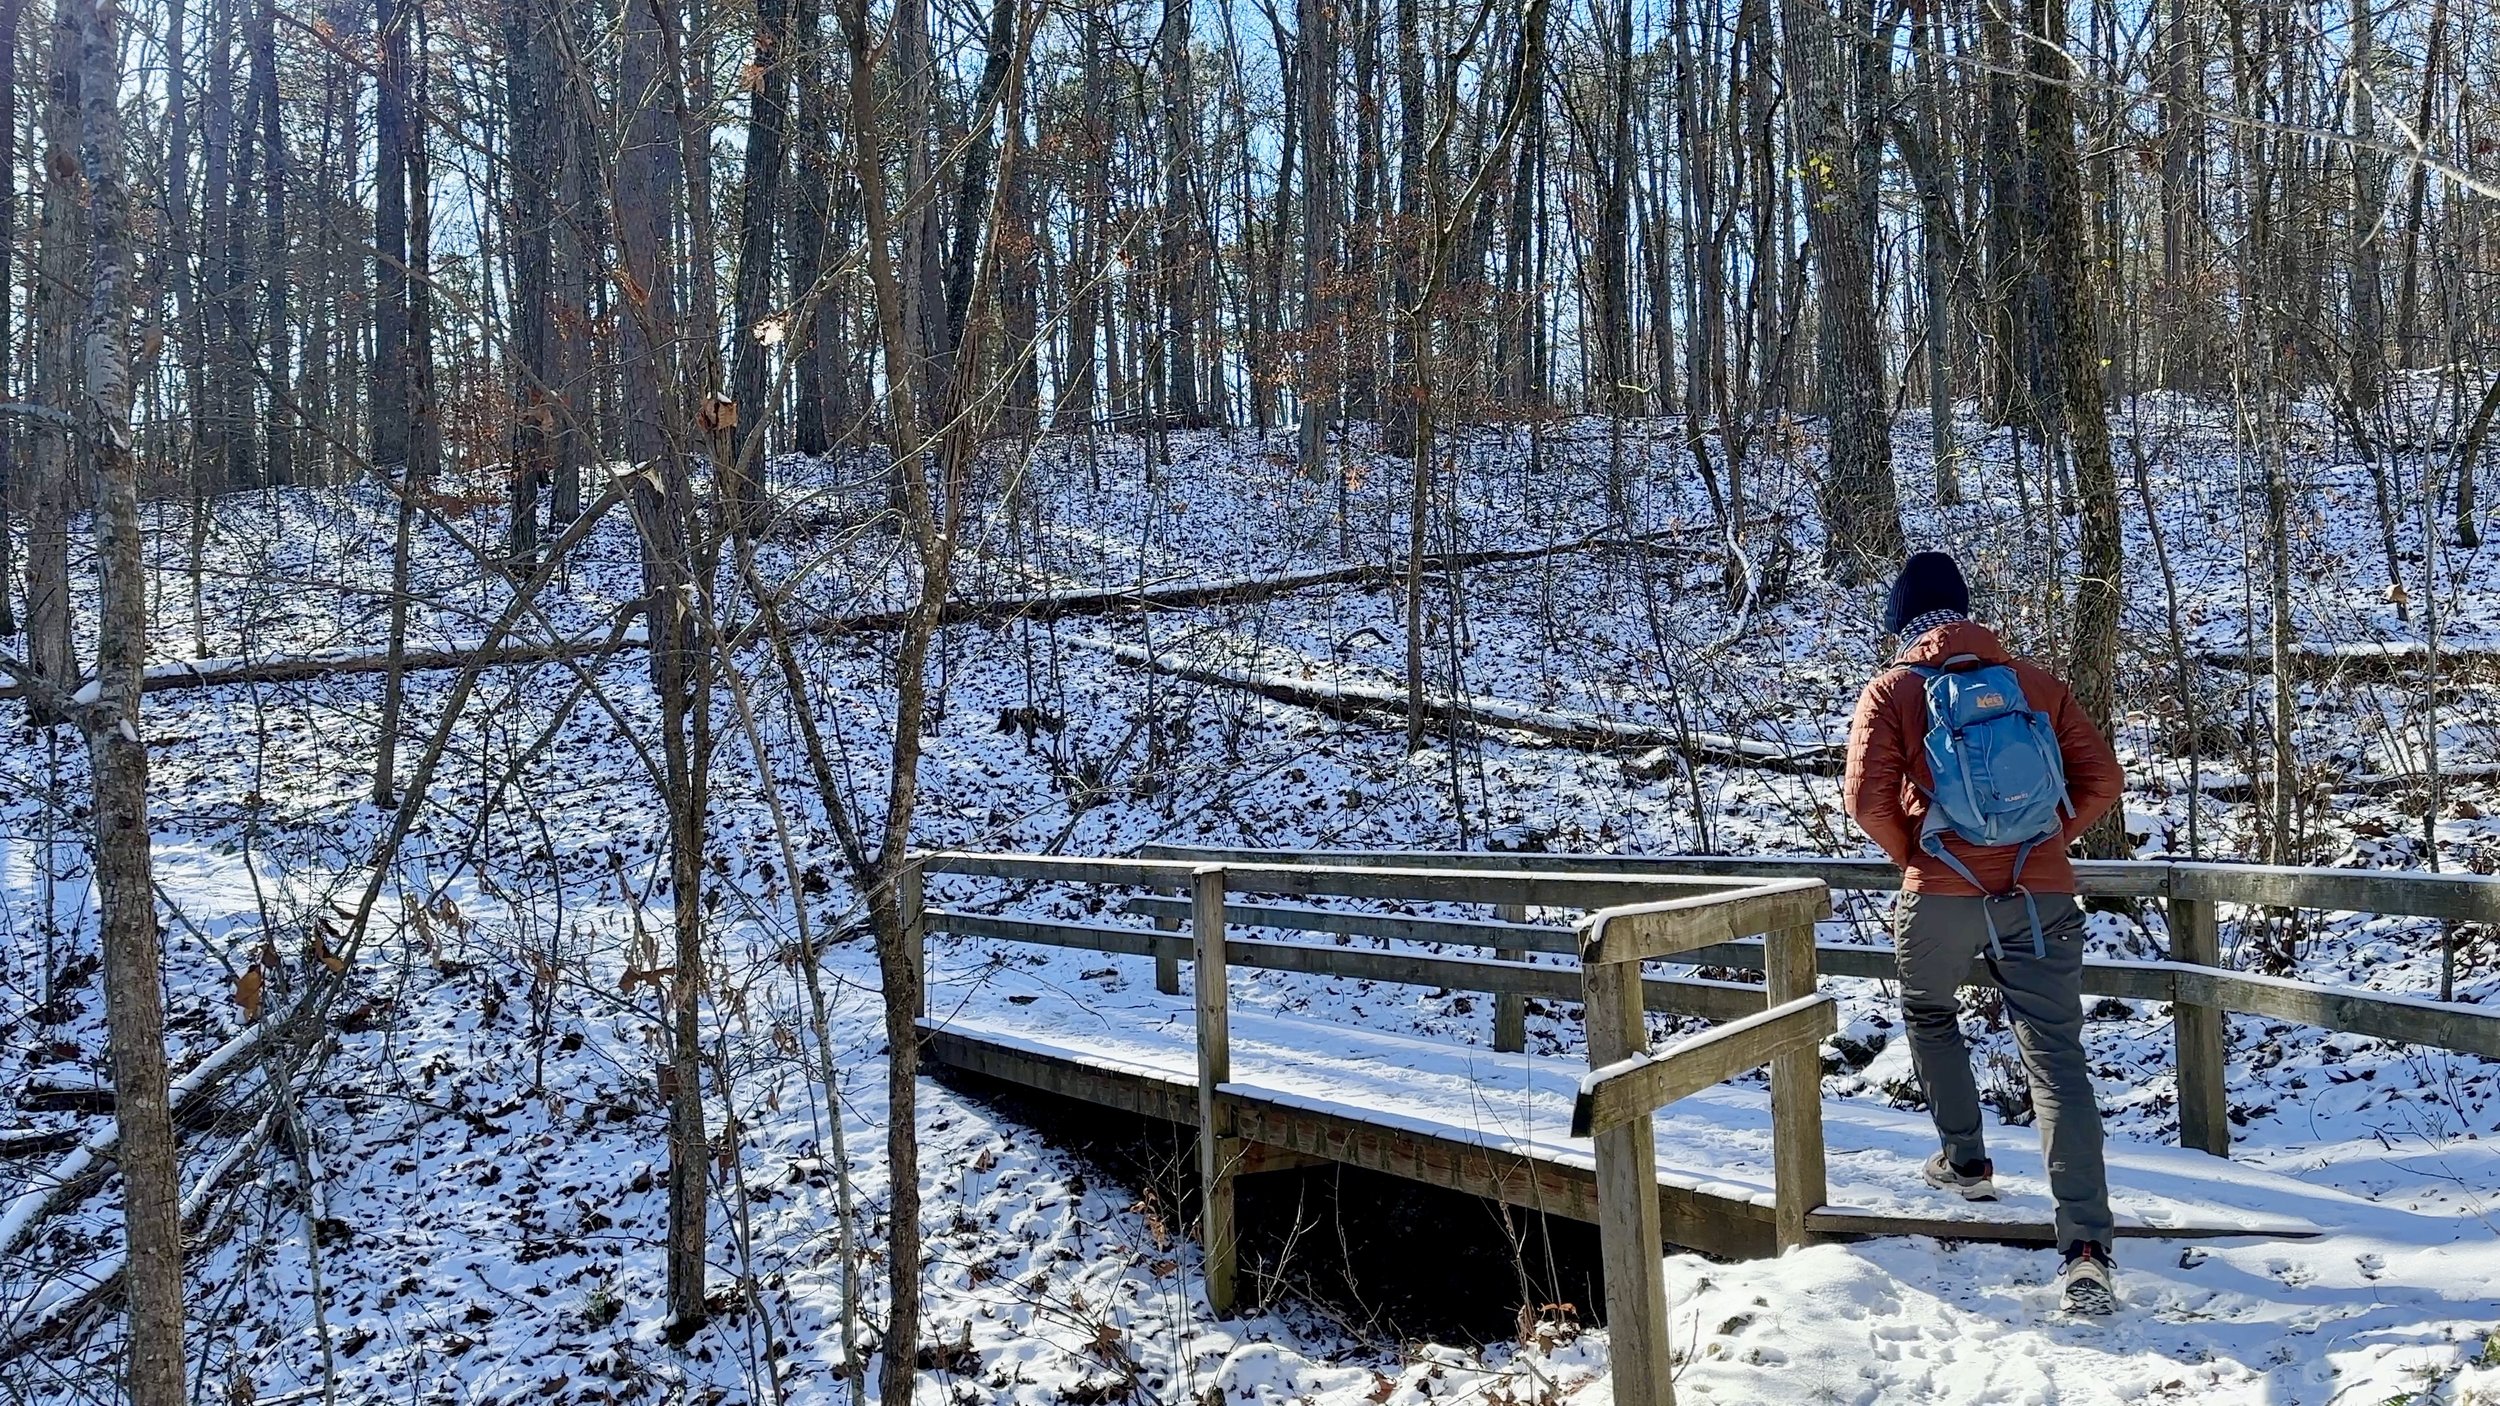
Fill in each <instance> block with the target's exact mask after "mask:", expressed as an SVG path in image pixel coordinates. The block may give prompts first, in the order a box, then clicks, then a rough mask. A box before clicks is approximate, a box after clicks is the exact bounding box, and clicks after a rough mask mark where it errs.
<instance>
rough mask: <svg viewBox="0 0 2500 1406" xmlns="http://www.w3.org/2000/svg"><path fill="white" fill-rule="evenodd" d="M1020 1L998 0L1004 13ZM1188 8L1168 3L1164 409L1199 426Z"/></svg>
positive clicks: (1178, 0) (1162, 40)
mask: <svg viewBox="0 0 2500 1406" xmlns="http://www.w3.org/2000/svg"><path fill="white" fill-rule="evenodd" d="M1013 3H1014V0H998V5H999V9H1000V11H1001V12H1002V13H1006V12H1009V11H1010V7H1011V6H1012V5H1013ZM1189 5H1190V0H1163V26H1162V33H1161V34H1160V35H1158V36H1157V38H1158V40H1159V47H1160V48H1161V50H1162V61H1163V137H1164V143H1165V149H1164V158H1163V311H1164V341H1163V355H1164V363H1163V366H1164V369H1163V385H1164V391H1163V404H1164V409H1165V411H1166V413H1167V414H1168V415H1169V416H1170V417H1171V419H1172V420H1174V421H1176V422H1178V423H1180V424H1183V425H1196V424H1198V423H1199V419H1200V415H1199V409H1198V311H1197V306H1198V298H1197V287H1198V284H1199V283H1200V281H1201V280H1203V279H1205V278H1206V274H1207V270H1206V269H1204V268H1201V267H1199V265H1198V262H1197V258H1196V254H1197V243H1198V241H1197V235H1196V231H1195V228H1194V224H1195V221H1194V219H1193V214H1194V212H1193V211H1192V209H1191V207H1190V198H1189V174H1190V171H1191V169H1192V167H1193V166H1194V164H1195V162H1196V159H1197V145H1198V142H1197V130H1198V99H1197V94H1196V84H1195V83H1193V82H1192V81H1191V79H1192V74H1191V71H1190V70H1191V66H1192V64H1193V63H1194V58H1193V46H1192V45H1191V43H1190V24H1189Z"/></svg>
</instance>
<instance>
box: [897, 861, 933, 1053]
mask: <svg viewBox="0 0 2500 1406" xmlns="http://www.w3.org/2000/svg"><path fill="white" fill-rule="evenodd" d="M920 864H921V857H920V856H919V855H916V854H912V855H905V856H904V857H903V867H902V868H900V869H899V870H897V871H895V874H894V907H895V911H896V912H898V913H900V914H901V915H902V919H903V950H904V951H905V952H908V953H910V954H911V964H912V970H913V971H914V972H915V973H916V974H917V975H918V977H919V980H917V981H915V982H913V983H912V984H913V985H915V986H917V987H919V988H920V1014H922V1015H924V1016H925V1015H927V1014H928V1013H929V902H928V897H927V895H926V893H925V882H926V881H925V880H924V878H923V876H922V873H921V868H920Z"/></svg>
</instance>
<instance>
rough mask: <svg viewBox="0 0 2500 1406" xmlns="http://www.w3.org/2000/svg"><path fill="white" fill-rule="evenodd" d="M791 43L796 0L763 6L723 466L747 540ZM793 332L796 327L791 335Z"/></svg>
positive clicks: (755, 520)
mask: <svg viewBox="0 0 2500 1406" xmlns="http://www.w3.org/2000/svg"><path fill="white" fill-rule="evenodd" d="M791 40H792V31H791V26H790V6H789V0H756V6H755V61H754V63H753V65H752V66H751V67H750V68H749V70H748V73H749V80H748V81H749V82H750V83H751V84H752V85H753V87H752V91H751V93H750V98H751V102H750V105H749V107H748V111H747V149H746V174H745V182H744V189H743V190H742V191H741V192H740V194H739V199H738V283H737V299H738V326H737V329H736V331H735V333H734V340H735V342H736V346H737V353H736V359H735V360H734V361H733V362H732V363H731V369H730V383H729V393H730V395H731V396H733V397H734V398H735V399H736V400H737V402H738V423H737V424H736V425H735V426H734V427H733V428H732V430H731V433H730V439H729V459H730V462H729V463H728V464H726V465H723V466H721V467H722V468H723V469H724V470H726V474H725V478H724V486H723V493H724V497H725V499H726V501H727V502H728V503H729V504H730V505H731V511H730V525H731V529H732V530H733V531H735V532H738V533H741V534H743V533H748V532H753V531H755V530H756V529H757V528H758V527H760V526H762V524H763V517H764V499H765V492H766V484H765V458H764V456H765V455H766V453H767V452H769V449H768V444H769V441H768V440H761V441H759V436H763V435H764V433H765V428H766V426H767V424H768V423H769V422H770V421H771V419H772V405H771V403H770V402H769V401H768V400H767V399H766V398H765V385H764V382H765V376H766V372H767V369H768V368H769V366H770V365H771V361H772V345H771V343H770V342H768V341H767V340H766V338H765V337H764V335H763V327H764V322H765V320H766V318H768V317H769V316H771V313H772V298H773V250H774V247H775V246H774V239H773V221H774V217H775V216H776V215H777V214H778V213H779V212H780V209H781V172H782V168H783V167H784V166H786V165H787V164H788V157H787V151H788V147H789V142H788V138H787V133H788V131H789V110H790V75H791V73H792V71H793V66H794V65H795V64H797V63H798V61H799V58H800V55H799V52H798V48H797V46H796V45H794V44H793V43H792V42H791ZM696 218H698V219H700V218H702V216H701V214H699V213H698V215H697V216H696ZM790 331H795V329H785V333H787V332H790Z"/></svg>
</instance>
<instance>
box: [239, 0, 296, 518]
mask: <svg viewBox="0 0 2500 1406" xmlns="http://www.w3.org/2000/svg"><path fill="white" fill-rule="evenodd" d="M250 43H251V48H252V108H253V111H254V112H255V113H256V114H257V115H258V119H259V130H260V180H261V224H262V229H261V255H260V258H261V269H260V276H261V286H262V288H263V289H264V290H265V292H264V297H265V300H266V301H265V304H264V310H263V313H262V317H263V319H264V323H263V326H262V329H261V330H262V336H263V338H264V340H263V343H262V352H261V364H262V367H263V372H262V374H263V375H264V377H265V378H266V380H267V383H268V386H269V404H268V410H267V412H266V419H267V422H268V426H267V430H266V431H265V436H266V437H265V439H264V441H263V443H264V445H265V448H264V449H263V451H262V454H261V464H260V471H259V474H258V475H257V477H258V479H259V481H260V482H262V483H265V484H268V485H270V486H271V487H276V488H283V487H286V486H288V485H290V484H293V483H294V482H295V434H296V428H295V409H294V402H295V396H294V389H295V384H294V380H293V377H292V375H291V373H290V368H291V367H292V366H293V365H294V361H295V356H294V352H293V349H292V347H291V345H290V343H291V340H292V335H293V330H294V329H293V328H292V327H291V326H290V325H289V323H288V312H287V290H288V288H289V287H290V286H291V285H292V283H293V281H294V273H295V270H294V264H293V260H292V258H291V252H292V251H291V249H290V246H289V245H288V242H287V200H286V196H287V190H286V184H287V159H286V132H285V129H284V128H283V127H281V126H280V125H279V120H278V117H279V114H278V5H277V0H258V3H257V4H255V5H254V6H253V7H252V29H251V35H250Z"/></svg>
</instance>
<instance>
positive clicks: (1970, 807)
mask: <svg viewBox="0 0 2500 1406" xmlns="http://www.w3.org/2000/svg"><path fill="white" fill-rule="evenodd" d="M1978 663H1979V658H1978V656H1977V655H1973V654H1957V655H1955V656H1953V657H1952V658H1950V659H1947V660H1946V661H1945V667H1944V668H1941V669H1936V668H1925V667H1921V666H1918V665H1912V666H1911V668H1912V671H1913V672H1915V673H1916V674H1917V675H1918V676H1919V678H1920V679H1921V680H1923V681H1924V682H1925V684H1926V689H1927V740H1926V752H1927V770H1928V772H1929V774H1930V775H1931V776H1932V778H1933V779H1934V781H1935V786H1934V789H1932V790H1930V791H1928V793H1927V800H1928V805H1927V818H1926V821H1925V822H1924V823H1923V824H1922V825H1921V826H1920V827H1919V836H1918V847H1919V848H1920V849H1921V850H1922V851H1924V852H1925V853H1927V854H1930V855H1933V856H1935V857H1936V858H1937V859H1940V860H1943V861H1944V863H1945V864H1946V866H1947V867H1949V868H1951V869H1952V870H1953V872H1954V873H1956V874H1959V875H1961V876H1962V878H1963V879H1964V880H1965V881H1966V882H1968V883H1969V884H1970V886H1971V887H1973V888H1975V889H1978V890H1979V891H1981V892H1982V893H1986V892H1987V885H1985V884H1982V883H1981V882H1979V879H1978V877H1977V876H1976V875H1974V874H1972V873H1971V871H1970V866H1968V865H1966V864H1964V863H1963V862H1962V861H1961V860H1960V859H1958V858H1956V857H1955V856H1954V854H1953V852H1952V851H1951V850H1949V849H1947V848H1945V844H1944V836H1945V834H1946V832H1948V831H1950V832H1951V833H1952V834H1954V835H1956V836H1958V837H1960V838H1961V839H1962V840H1963V841H1965V842H1967V843H1969V844H1974V845H1984V846H1987V847H1990V848H2000V847H2003V846H2006V845H2012V846H2015V847H2016V849H2015V853H2014V876H2013V881H2012V885H2011V887H2010V888H2009V889H2008V890H2007V891H2006V892H2005V893H2001V894H1990V895H1989V896H1990V897H1992V898H2008V897H2011V896H2013V895H2014V894H2017V893H2019V894H2021V895H2022V896H2023V901H2024V905H2025V911H2026V912H2028V913H2030V914H2031V941H2032V949H2033V952H2034V954H2035V955H2041V956H2045V955H2046V953H2047V949H2046V945H2045V943H2044V942H2043V941H2042V939H2041V936H2040V920H2039V916H2038V912H2037V910H2036V909H2033V908H2032V907H2031V906H2030V904H2031V894H2030V891H2029V890H2027V889H2025V888H2024V887H2023V886H2022V878H2023V864H2024V863H2025V862H2026V861H2028V860H2029V859H2030V858H2031V851H2032V850H2033V849H2035V848H2037V847H2038V846H2039V845H2041V844H2043V843H2045V842H2048V841H2053V840H2055V839H2057V838H2058V837H2059V836H2061V835H2063V834H2064V833H2065V831H2066V819H2067V817H2069V816H2071V815H2073V814H2074V806H2073V804H2072V803H2071V802H2070V801H2069V800H2068V799H2067V796H2066V758H2065V754H2064V753H2063V752H2062V751H2060V750H2059V748H2058V745H2057V729H2056V727H2055V726H2054V725H2052V724H2051V723H2050V721H2049V715H2048V714H2046V713H2042V712H2037V711H2034V710H2033V709H2032V707H2031V705H2030V703H2029V701H2028V700H2026V699H2025V698H2024V697H2023V686H2022V682H2021V680H2019V679H2017V678H2016V677H2015V676H2014V670H2013V669H2012V668H2011V667H2010V666H2008V665H2004V664H1982V665H1980V666H1979V667H1978V668H1975V669H1960V670H1956V669H1955V668H1954V667H1953V666H1955V665H1957V664H1978ZM1988 943H1989V946H1990V948H1991V949H1992V950H1999V949H1998V945H1997V940H1996V922H1995V920H1994V919H1993V918H1990V919H1989V922H1988ZM2000 955H2001V951H2000Z"/></svg>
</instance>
